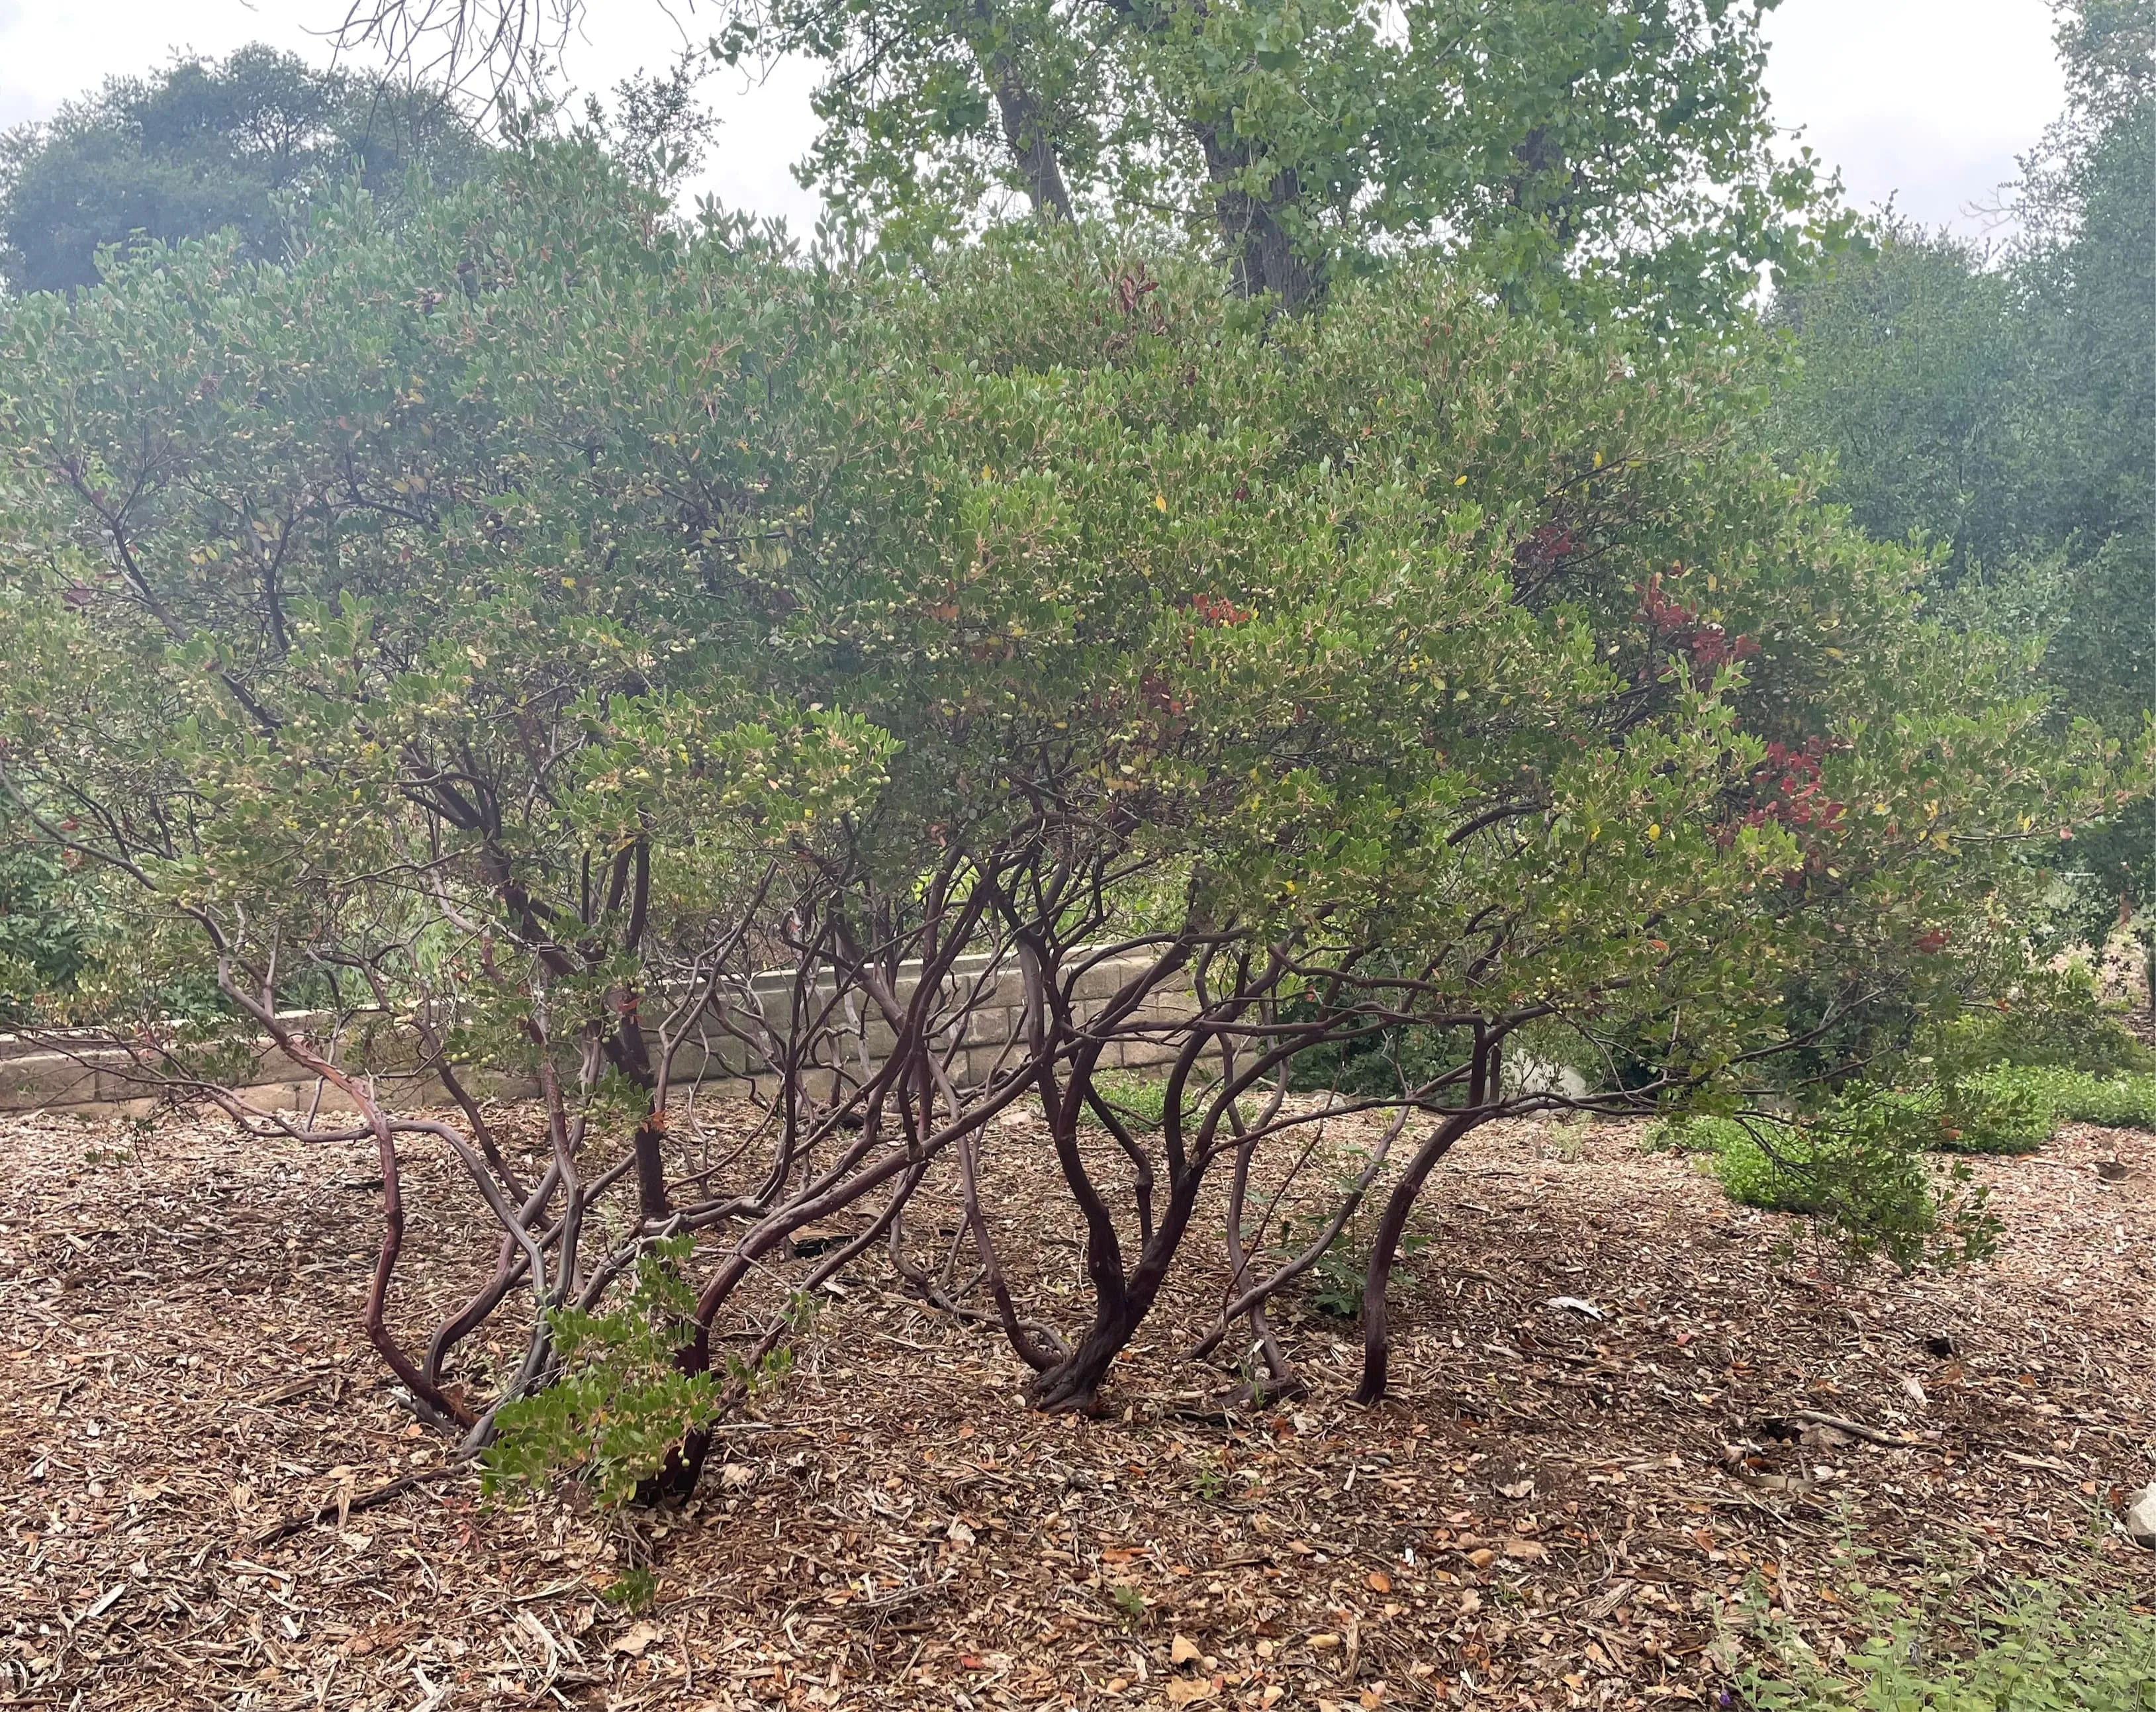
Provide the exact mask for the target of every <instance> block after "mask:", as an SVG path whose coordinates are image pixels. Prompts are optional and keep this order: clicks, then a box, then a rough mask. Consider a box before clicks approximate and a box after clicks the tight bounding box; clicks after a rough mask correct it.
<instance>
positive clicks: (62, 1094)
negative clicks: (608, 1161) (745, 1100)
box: [0, 957, 1194, 1116]
mask: <svg viewBox="0 0 2156 1712" xmlns="http://www.w3.org/2000/svg"><path fill="white" fill-rule="evenodd" d="M1149 962H1150V959H1146V958H1143V957H1129V958H1116V959H1109V960H1107V961H1106V962H1103V963H1101V964H1098V965H1096V966H1095V967H1094V968H1091V969H1087V970H1086V971H1085V973H1084V974H1081V976H1080V977H1079V979H1078V981H1077V987H1076V991H1075V994H1074V995H1073V997H1074V999H1075V1010H1076V1014H1077V1016H1078V1018H1079V1020H1080V1021H1081V1022H1090V1021H1092V1020H1093V1019H1094V1018H1095V1017H1096V1016H1097V1015H1099V1014H1100V1012H1101V1007H1102V1005H1103V1003H1104V1001H1105V1000H1107V999H1108V998H1110V997H1111V996H1112V995H1114V994H1115V993H1116V992H1117V991H1118V990H1121V989H1122V986H1123V985H1124V984H1125V983H1126V982H1127V981H1128V980H1130V979H1132V977H1133V976H1135V975H1137V974H1141V973H1142V971H1143V970H1144V969H1146V967H1147V964H1148V963H1149ZM917 979H918V975H917V974H916V975H914V976H912V977H911V978H909V977H908V976H907V975H906V973H905V972H904V971H903V970H901V974H900V978H899V997H900V999H901V1002H903V1001H904V1000H907V999H909V998H910V997H911V995H912V992H913V990H914V987H915V985H916V982H917ZM948 985H949V987H950V989H951V990H952V995H953V996H952V1008H953V1010H954V1011H955V1012H956V1014H955V1015H953V1016H952V1026H953V1027H961V1028H962V1029H963V1030H964V1031H965V1033H964V1038H963V1040H962V1041H961V1042H957V1043H948V1044H955V1045H956V1046H957V1051H955V1053H954V1054H953V1056H952V1058H951V1061H950V1067H951V1072H952V1078H953V1080H955V1081H957V1082H958V1083H959V1084H960V1085H961V1086H977V1085H978V1084H979V1083H980V1082H983V1081H985V1080H986V1079H987V1078H988V1077H989V1076H990V1075H991V1074H992V1073H993V1070H994V1068H995V1067H996V1065H997V1063H998V1061H999V1060H1001V1059H1003V1058H1004V1051H1005V1048H1006V1047H1008V1046H1009V1045H1010V1044H1011V1042H1012V1040H1013V1036H1014V1034H1015V1033H1016V1032H1017V1031H1019V1030H1020V1029H1021V1028H1022V1027H1023V1026H1024V1016H1025V1012H1024V977H1023V976H1022V975H1021V974H1019V971H1018V970H1017V969H1014V968H1010V967H1004V968H1002V969H996V970H994V971H993V972H988V971H987V969H986V965H985V964H984V962H983V960H982V959H978V958H976V959H961V961H960V962H959V964H958V965H957V968H956V969H954V970H953V972H952V975H951V977H950V978H949V982H948ZM967 995H973V1008H971V1009H970V1010H969V1009H968V1008H966V998H967ZM793 997H794V980H793V975H792V974H790V973H788V972H787V971H784V970H780V971H777V972H774V973H772V974H763V975H759V976H757V977H756V979H754V980H753V981H752V982H751V983H750V988H749V990H748V992H747V993H743V994H740V995H737V1000H736V1002H737V1004H739V1005H742V1008H744V1009H760V1010H761V1012H762V1015H763V1018H764V1020H765V1023H766V1025H767V1026H768V1027H769V1028H770V1029H771V1030H772V1031H773V1032H774V1033H775V1034H782V1035H783V1032H784V1031H785V1030H786V1029H787V1027H788V1024H789V1021H790V1018H791V1015H792V1013H793ZM830 998H831V989H830V987H829V985H824V986H823V987H822V988H821V989H820V990H811V993H810V995H809V996H808V1006H807V1008H808V1010H810V1011H811V1012H812V1013H813V1012H814V1010H816V1009H818V1008H819V1006H820V1005H828V1004H829V1002H830ZM855 1006H856V1011H855V1014H856V1017H857V1019H860V1021H862V1022H864V1023H865V1026H863V1028H862V1031H861V1032H862V1035H863V1036H864V1038H865V1044H866V1046H867V1050H868V1052H869V1055H870V1057H871V1058H872V1059H873V1058H877V1057H880V1055H881V1054H883V1053H885V1052H887V1051H890V1050H891V1042H892V1039H893V1036H892V1034H891V1029H890V1026H888V1025H887V1024H886V1023H885V1022H884V1021H882V1019H881V1018H880V1016H874V1015H863V1014H862V1013H861V1011H860V1000H859V999H858V996H857V997H856V1000H855ZM1193 1008H1194V1001H1193V999H1192V997H1191V995H1190V993H1189V991H1188V989H1187V988H1176V987H1169V988H1166V989H1163V990H1160V991H1158V992H1156V993H1154V994H1152V995H1150V996H1149V997H1148V998H1147V1000H1145V1001H1144V1003H1143V1004H1142V1005H1141V1006H1140V1007H1139V1010H1138V1013H1137V1014H1138V1015H1139V1016H1140V1017H1141V1018H1142V1019H1143V1020H1145V1021H1149V1022H1153V1023H1157V1024H1163V1025H1168V1026H1173V1023H1174V1022H1175V1021H1178V1019H1180V1018H1182V1017H1185V1016H1188V1015H1189V1014H1190V1013H1191V1011H1192V1010H1193ZM292 1020H293V1022H294V1025H295V1027H297V1028H299V1029H300V1030H303V1031H304V1030H307V1029H309V1028H310V1027H319V1026H325V1025H326V1021H327V1019H326V1018H316V1017H311V1016H307V1015H295V1017H294V1018H293V1019H292ZM648 1038H650V1039H651V1045H652V1047H653V1049H654V1052H655V1051H656V1048H657V1045H658V1042H657V1041H656V1039H655V1037H649V1036H648ZM1174 1051H1175V1044H1174V1042H1173V1040H1172V1039H1168V1038H1162V1037H1159V1036H1155V1037H1152V1038H1149V1039H1146V1040H1138V1041H1118V1042H1116V1044H1115V1045H1113V1046H1111V1047H1110V1048H1109V1049H1108V1051H1106V1053H1105V1054H1104V1055H1103V1056H1102V1062H1104V1063H1106V1064H1109V1065H1113V1066H1116V1067H1125V1068H1139V1067H1145V1066H1148V1065H1154V1064H1160V1063H1164V1062H1168V1060H1169V1059H1170V1058H1172V1057H1173V1056H1174ZM749 1057H750V1054H749V1051H748V1049H747V1046H744V1045H743V1044H742V1042H741V1041H737V1040H732V1039H728V1038H725V1037H723V1036H721V1035H720V1034H719V1032H718V1031H716V1030H713V1031H709V1034H708V1037H707V1038H706V1039H703V1040H699V1039H696V1038H694V1037H692V1038H691V1039H690V1040H689V1041H686V1042H685V1043H684V1044H683V1045H682V1046H680V1048H678V1049H677V1050H676V1051H675V1058H674V1064H673V1078H674V1082H675V1085H676V1086H677V1087H685V1086H687V1085H690V1084H692V1083H695V1084H701V1083H704V1082H711V1083H712V1084H713V1085H714V1091H715V1092H723V1091H725V1090H727V1089H729V1088H731V1089H733V1090H736V1091H740V1092H746V1087H747V1084H746V1081H745V1077H744V1073H745V1072H746V1071H747V1067H748V1061H749ZM359 1062H363V1063H364V1065H365V1067H366V1068H367V1071H368V1072H370V1073H371V1074H372V1075H373V1076H374V1077H375V1078H376V1081H377V1086H378V1087H380V1088H381V1090H382V1094H383V1095H384V1096H385V1097H386V1099H387V1103H388V1104H390V1105H391V1106H393V1107H404V1108H409V1107H414V1106H422V1105H439V1104H441V1103H444V1100H445V1099H446V1096H445V1095H444V1092H442V1088H441V1085H440V1083H439V1082H437V1081H436V1080H435V1079H434V1077H432V1076H423V1075H420V1074H418V1072H416V1071H415V1068H414V1064H413V1043H412V1041H411V1040H410V1039H409V1037H408V1036H403V1037H401V1038H400V1039H398V1041H396V1042H395V1043H394V1044H393V1045H390V1046H387V1047H385V1048H384V1049H383V1050H380V1051H373V1052H371V1053H369V1054H368V1055H367V1056H366V1057H364V1058H363V1059H362V1060H361V1061H359ZM459 1076H460V1079H461V1080H462V1081H463V1082H465V1085H466V1086H467V1087H470V1089H471V1091H472V1092H474V1093H475V1095H477V1096H479V1097H480V1098H494V1099H518V1098H531V1097H532V1096H533V1095H536V1093H537V1092H538V1089H537V1087H536V1083H535V1082H533V1081H532V1080H531V1078H529V1077H522V1076H520V1075H503V1074H500V1073H499V1072H485V1071H483V1070H468V1071H460V1072H459ZM236 1085H237V1087H239V1089H241V1090H242V1091H243V1092H245V1094H246V1095H247V1097H248V1098H249V1100H250V1101H251V1102H253V1103H256V1104H258V1105H264V1106H269V1107H271V1108H278V1109H290V1108H300V1109H305V1108H306V1107H307V1106H308V1105H309V1104H310V1103H312V1102H313V1101H314V1100H315V1099H316V1096H317V1088H316V1080H315V1078H314V1077H313V1076H312V1075H311V1074H310V1073H308V1072H307V1071H306V1070H305V1069H304V1068H303V1067H301V1066H300V1065H299V1064H296V1063H295V1062H293V1061H292V1060H291V1059H290V1058H289V1057H286V1056H285V1053H283V1052H282V1051H279V1050H278V1049H277V1048H275V1046H270V1045H269V1043H268V1042H267V1041H264V1042H263V1043H262V1044H261V1046H259V1049H258V1050H257V1051H256V1052H255V1054H254V1062H253V1063H252V1064H251V1065H250V1066H249V1067H248V1069H247V1070H246V1072H245V1073H244V1075H243V1076H242V1077H240V1078H239V1081H238V1082H237V1084H236ZM767 1091H768V1090H767ZM157 1092H158V1089H157V1082H156V1081H155V1079H154V1078H151V1077H145V1076H144V1075H143V1073H142V1072H141V1071H139V1070H138V1069H136V1067H135V1064H134V1062H133V1061H132V1060H131V1058H130V1057H128V1055H127V1053H126V1051H123V1050H121V1049H120V1048H119V1047H116V1046H106V1045H100V1043H99V1041H98V1040H97V1038H96V1037H95V1036H88V1035H82V1036H66V1037H62V1038H59V1039H58V1040H54V1039H52V1038H44V1039H39V1038H25V1037H23V1036H13V1035H0V1112H27V1111H64V1112H79V1113H82V1114H84V1115H85V1116H92V1115H107V1114H112V1113H129V1114H138V1115H139V1114H142V1113H147V1112H148V1111H150V1110H151V1108H153V1107H154V1106H155V1105H156V1103H157ZM320 1097H321V1104H322V1108H323V1109H325V1110H338V1109H341V1108H343V1107H344V1105H345V1104H346V1102H344V1100H343V1099H342V1098H341V1096H340V1095H339V1094H338V1092H337V1091H336V1089H335V1088H326V1089H322V1090H321V1091H320Z"/></svg>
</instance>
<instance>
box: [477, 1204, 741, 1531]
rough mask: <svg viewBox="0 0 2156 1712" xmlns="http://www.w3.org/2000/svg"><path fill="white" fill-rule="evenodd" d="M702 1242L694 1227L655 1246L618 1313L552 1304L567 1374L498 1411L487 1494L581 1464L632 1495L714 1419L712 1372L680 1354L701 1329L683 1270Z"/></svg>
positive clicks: (603, 1483) (616, 1500)
mask: <svg viewBox="0 0 2156 1712" xmlns="http://www.w3.org/2000/svg"><path fill="white" fill-rule="evenodd" d="M695 1247H696V1242H695V1239H693V1238H692V1237H688V1236H675V1237H670V1238H668V1239H665V1240H664V1241H660V1242H653V1243H650V1244H649V1245H648V1246H647V1247H645V1249H644V1252H643V1254H642V1255H641V1256H639V1258H638V1261H637V1267H636V1285H635V1288H634V1289H633V1290H632V1291H631V1292H630V1293H629V1299H628V1301H627V1302H625V1303H623V1305H622V1306H621V1307H620V1308H619V1309H617V1310H615V1311H614V1312H613V1313H610V1314H587V1313H583V1312H580V1311H578V1310H577V1309H575V1308H555V1309H553V1310H552V1311H551V1312H550V1313H549V1314H547V1325H548V1327H549V1329H551V1331H552V1334H553V1339H554V1347H555V1350H556V1352H557V1357H558V1359H559V1361H560V1364H561V1374H560V1377H559V1378H558V1379H557V1380H555V1382H554V1383H553V1384H552V1385H551V1386H547V1388H546V1389H545V1390H544V1391H539V1392H536V1394H534V1395H532V1396H524V1397H516V1398H512V1399H511V1401H508V1402H506V1403H504V1404H503V1405H502V1406H501V1407H500V1411H498V1412H497V1413H496V1415H495V1426H496V1427H497V1428H498V1429H499V1432H500V1436H499V1437H497V1438H496V1439H495V1442H494V1443H493V1445H492V1446H491V1447H490V1448H489V1449H488V1452H487V1454H486V1459H485V1473H484V1476H483V1479H482V1485H483V1487H484V1489H485V1491H486V1492H487V1493H489V1494H493V1493H496V1492H500V1491H501V1490H504V1489H505V1488H506V1489H510V1490H518V1491H538V1490H543V1489H544V1488H547V1486H549V1485H551V1484H552V1483H553V1482H554V1481H556V1480H557V1479H559V1478H562V1476H564V1475H569V1474H580V1475H581V1476H582V1478H583V1480H584V1482H585V1483H586V1484H587V1485H588V1487H589V1488H591V1489H592V1491H593V1494H594V1495H595V1496H596V1497H597V1498H598V1501H599V1502H600V1503H601V1504H625V1503H627V1502H628V1501H629V1499H630V1498H632V1497H633V1496H634V1494H635V1492H636V1488H638V1486H639V1485H640V1484H641V1483H643V1482H644V1481H645V1480H648V1479H649V1478H651V1477H652V1476H653V1475H654V1474H656V1473H658V1472H659V1471H660V1468H662V1467H664V1466H665V1462H666V1457H667V1453H668V1452H670V1451H671V1450H672V1449H673V1448H674V1447H675V1446H676V1445H678V1444H680V1442H681V1441H682V1440H683V1438H684V1437H685V1436H686V1435H687V1434H689V1433H690V1432H696V1431H697V1430H699V1429H701V1428H703V1427H708V1426H710V1425H711V1422H712V1421H713V1420H714V1419H715V1418H716V1416H717V1414H718V1410H719V1393H720V1387H719V1381H718V1379H717V1377H716V1375H713V1374H711V1373H710V1372H703V1373H684V1372H683V1371H681V1370H680V1366H679V1365H677V1364H676V1360H675V1357H676V1355H678V1353H679V1352H680V1350H681V1349H682V1348H683V1346H684V1345H685V1344H686V1343H687V1342H688V1341H689V1339H690V1337H691V1336H692V1335H693V1334H694V1332H695V1329H696V1326H695V1316H696V1292H695V1291H694V1290H693V1289H691V1288H690V1286H689V1284H688V1283H687V1281H686V1279H685V1278H684V1277H683V1276H682V1269H683V1267H685V1266H686V1265H687V1263H688V1261H689V1257H690V1254H691V1253H692V1252H694V1250H695Z"/></svg>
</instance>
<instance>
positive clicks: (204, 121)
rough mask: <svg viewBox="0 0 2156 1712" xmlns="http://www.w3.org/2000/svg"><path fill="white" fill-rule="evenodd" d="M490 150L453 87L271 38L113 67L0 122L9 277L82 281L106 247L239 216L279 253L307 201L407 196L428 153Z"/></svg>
mask: <svg viewBox="0 0 2156 1712" xmlns="http://www.w3.org/2000/svg"><path fill="white" fill-rule="evenodd" d="M484 154H485V148H484V147H483V146H482V145H481V143H480V141H479V139H478V138H477V136H475V133H474V131H473V130H472V128H471V126H470V124H469V123H468V122H467V121H466V120H465V116H464V115H463V113H462V112H461V111H460V110H459V107H458V105H456V104H455V103H454V101H453V100H450V99H449V97H448V96H447V95H444V93H443V92H442V91H440V90H433V89H428V88H425V87H422V86H413V85H396V84H391V83H388V82H384V81H377V80H368V79H364V78H360V77H357V76H355V75H352V74H351V73H348V72H342V71H321V70H317V69H315V68H313V67H311V66H310V65H308V64H305V62H304V61H303V60H300V59H297V58H295V57H294V56H293V55H291V54H281V53H278V52H276V51H275V50H274V49H269V48H266V47H260V46H256V47H249V48H243V49H239V51H238V52H237V53H235V54H233V55H232V56H231V57H230V58H228V59H223V60H209V59H180V60H178V61H177V62H175V63H174V64H172V65H171V66H170V67H168V68H167V69H165V70H164V71H162V72H159V73H156V74H154V75H151V76H148V77H142V78H114V79H112V80H110V81H108V82H107V83H106V84H105V87H104V88H103V89H102V90H99V91H98V92H97V93H96V94H95V95H90V96H89V97H86V98H85V99H84V100H79V101H74V102H70V103H69V104H68V105H66V106H64V107H63V108H62V109H61V110H60V111H59V114H58V116H55V117H54V118H53V119H51V120H49V121H46V122H44V123H43V124H33V125H24V126H17V127H16V128H15V129H14V130H13V131H9V132H8V133H7V135H6V136H4V137H0V277H4V278H5V280H6V281H7V283H8V285H9V286H10V287H11V288H12V289H13V290H17V291H51V290H74V289H77V288H79V287H81V286H83V285H89V284H90V283H91V282H92V281H93V280H95V278H96V277H97V264H96V257H97V252H98V250H99V249H100V248H101V247H103V246H105V245H107V244H126V243H128V242H129V241H131V239H136V237H138V236H139V237H141V238H144V239H148V240H150V241H152V242H156V243H173V242H177V240H179V239H183V238H198V237H203V236H205V235H207V234H210V233H213V232H218V231H225V230H230V231H234V232H237V233H238V234H239V237H240V241H241V245H242V250H243V253H244V254H248V255H250V256H254V257H258V258H261V259H264V260H276V259H277V258H279V257H280V255H281V254H283V250H284V246H285V243H286V241H287V239H288V236H289V234H290V229H291V228H290V204H291V203H292V201H293V200H294V199H297V200H299V201H301V202H304V201H305V199H306V198H308V197H310V196H312V195H316V194H319V193H322V192H324V191H326V190H329V189H331V188H334V187H336V186H338V185H341V184H342V183H346V182H347V181H348V180H352V179H357V181H358V182H359V183H362V184H364V185H365V186H367V188H368V189H369V190H371V191H372V192H373V193H375V194H376V195H377V197H382V198H391V199H394V198H395V197H396V196H398V194H400V193H401V192H402V189H403V184H404V182H405V177H406V175H407V173H408V172H409V171H410V170H411V169H412V168H413V167H415V166H421V165H423V166H425V167H427V168H428V169H429V170H430V171H432V172H436V173H439V175H440V176H441V177H443V178H444V180H445V181H453V180H454V179H456V178H459V177H463V176H464V175H465V173H466V172H469V171H470V170H471V168H472V167H474V166H475V164H476V163H477V162H478V161H479V160H480V158H481V157H482V156H483V155H484Z"/></svg>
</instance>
